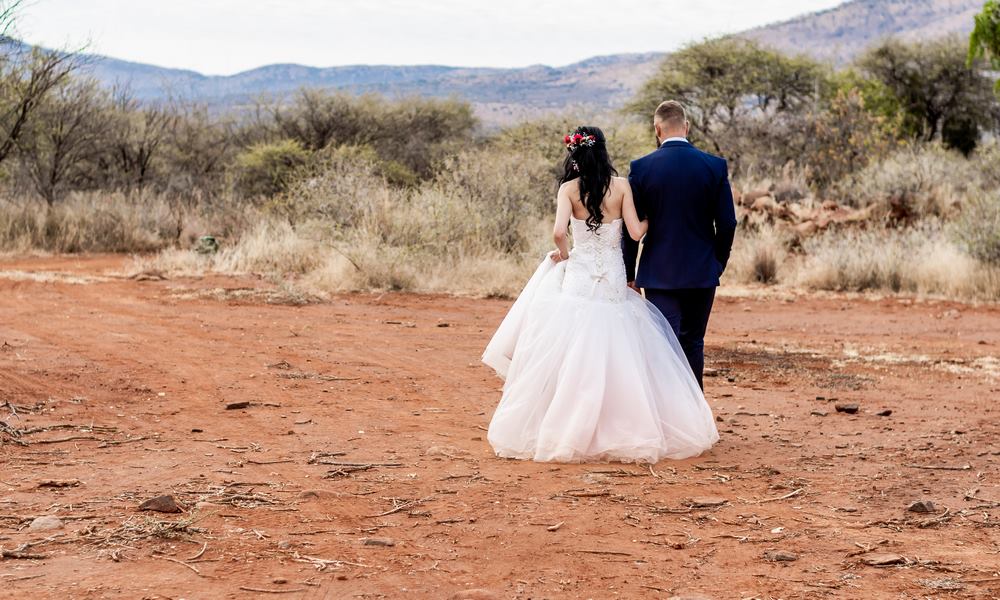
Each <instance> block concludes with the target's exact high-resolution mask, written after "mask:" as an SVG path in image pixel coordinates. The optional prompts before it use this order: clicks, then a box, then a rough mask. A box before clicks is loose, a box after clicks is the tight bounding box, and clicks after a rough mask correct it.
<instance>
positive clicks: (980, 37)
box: [966, 0, 1000, 94]
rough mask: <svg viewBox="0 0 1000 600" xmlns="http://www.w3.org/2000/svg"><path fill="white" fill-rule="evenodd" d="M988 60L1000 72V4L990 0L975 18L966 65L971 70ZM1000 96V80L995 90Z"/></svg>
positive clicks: (995, 85)
mask: <svg viewBox="0 0 1000 600" xmlns="http://www.w3.org/2000/svg"><path fill="white" fill-rule="evenodd" d="M984 58H985V59H988V60H989V61H990V65H991V66H992V67H993V69H994V70H996V71H1000V2H997V1H996V0H989V1H988V2H986V4H984V5H983V12H981V13H979V14H978V15H976V17H975V25H974V26H973V28H972V33H971V34H970V35H969V52H968V56H967V57H966V65H967V66H969V67H970V68H971V67H972V65H973V63H974V62H975V61H976V60H978V59H984ZM993 89H994V90H995V91H996V92H997V93H998V94H1000V79H998V80H997V81H996V83H995V84H994V88H993Z"/></svg>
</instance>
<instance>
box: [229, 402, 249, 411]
mask: <svg viewBox="0 0 1000 600" xmlns="http://www.w3.org/2000/svg"><path fill="white" fill-rule="evenodd" d="M249 407H250V401H249V400H240V401H239V402H230V403H229V404H227V405H226V410H238V409H241V408H249Z"/></svg>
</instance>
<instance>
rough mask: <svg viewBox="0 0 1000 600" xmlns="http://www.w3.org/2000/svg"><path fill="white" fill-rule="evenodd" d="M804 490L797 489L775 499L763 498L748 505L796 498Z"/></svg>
mask: <svg viewBox="0 0 1000 600" xmlns="http://www.w3.org/2000/svg"><path fill="white" fill-rule="evenodd" d="M804 489H805V488H798V489H795V490H792V491H790V492H788V493H787V494H785V495H784V496H778V497H777V498H764V499H763V500H754V501H751V502H750V504H763V503H765V502H776V501H778V500H784V499H786V498H791V497H792V496H798V495H799V494H801V493H802V490H804Z"/></svg>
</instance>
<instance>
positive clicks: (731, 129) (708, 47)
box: [627, 38, 827, 160]
mask: <svg viewBox="0 0 1000 600" xmlns="http://www.w3.org/2000/svg"><path fill="white" fill-rule="evenodd" d="M826 85H827V78H826V73H825V72H824V70H823V68H822V67H821V66H820V65H819V64H817V63H816V62H814V61H812V60H810V59H808V58H805V57H788V56H785V55H783V54H781V53H779V52H776V51H774V50H771V49H768V48H764V47H761V46H760V45H758V44H757V43H756V42H753V41H750V40H744V39H740V38H720V39H714V40H708V41H705V42H700V43H696V44H692V45H690V46H687V47H686V48H683V49H681V50H679V51H678V52H675V53H673V54H671V55H670V56H668V57H667V58H666V59H664V61H663V64H662V65H661V67H660V71H659V73H657V74H656V75H655V76H653V78H652V79H650V80H649V81H647V82H646V84H645V85H644V86H643V87H642V89H641V90H640V92H639V96H638V97H637V98H636V99H635V100H634V101H633V102H632V103H631V104H629V106H628V108H627V110H628V111H629V112H631V113H633V114H636V115H638V116H640V117H642V118H644V119H648V118H650V116H651V115H652V114H653V111H654V110H655V109H656V106H657V105H658V104H659V103H660V102H662V101H663V100H667V99H674V100H678V101H680V102H682V103H684V104H685V105H686V106H687V107H688V109H689V119H690V121H691V126H692V135H693V136H694V137H697V138H702V139H704V140H705V141H707V142H708V143H709V144H710V145H711V147H712V149H714V150H715V151H716V152H718V153H720V154H722V155H724V156H726V157H727V158H729V159H730V160H736V159H738V158H739V156H738V154H741V152H740V151H739V150H738V148H737V147H736V146H735V145H734V143H733V142H734V140H737V139H739V138H740V137H741V136H743V135H744V132H745V131H747V130H748V129H752V130H759V129H761V125H762V124H766V123H767V122H768V121H771V120H774V119H778V118H780V117H781V116H782V115H783V114H789V113H797V112H802V111H805V110H806V109H808V108H809V107H811V106H812V105H813V104H814V103H815V102H816V100H817V98H818V95H819V94H818V92H820V91H821V90H822V89H823V88H824V87H825V86H826ZM764 128H766V127H764Z"/></svg>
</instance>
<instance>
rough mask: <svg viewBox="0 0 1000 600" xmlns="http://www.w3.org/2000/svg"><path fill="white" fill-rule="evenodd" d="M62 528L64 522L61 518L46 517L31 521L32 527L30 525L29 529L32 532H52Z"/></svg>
mask: <svg viewBox="0 0 1000 600" xmlns="http://www.w3.org/2000/svg"><path fill="white" fill-rule="evenodd" d="M62 526H63V522H62V519H60V518H59V517H53V516H51V515H45V516H42V517H35V518H34V519H33V520H32V521H31V525H28V529H30V530H32V531H50V530H52V529H60V528H61V527H62Z"/></svg>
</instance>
